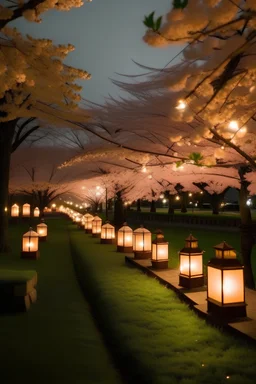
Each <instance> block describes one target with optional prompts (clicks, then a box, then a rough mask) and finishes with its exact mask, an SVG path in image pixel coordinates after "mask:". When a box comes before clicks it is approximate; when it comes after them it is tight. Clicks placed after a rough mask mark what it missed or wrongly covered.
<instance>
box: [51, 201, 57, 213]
mask: <svg viewBox="0 0 256 384" xmlns="http://www.w3.org/2000/svg"><path fill="white" fill-rule="evenodd" d="M51 210H52V212H56V204H54V203H53V204H52V208H51Z"/></svg>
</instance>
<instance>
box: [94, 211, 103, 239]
mask: <svg viewBox="0 0 256 384" xmlns="http://www.w3.org/2000/svg"><path fill="white" fill-rule="evenodd" d="M101 224H102V220H101V218H100V217H99V216H94V218H93V220H92V236H93V237H100V234H101Z"/></svg>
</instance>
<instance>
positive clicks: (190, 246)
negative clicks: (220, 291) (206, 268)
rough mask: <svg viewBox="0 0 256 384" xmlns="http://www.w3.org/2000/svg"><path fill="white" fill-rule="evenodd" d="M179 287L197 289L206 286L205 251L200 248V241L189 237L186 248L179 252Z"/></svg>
mask: <svg viewBox="0 0 256 384" xmlns="http://www.w3.org/2000/svg"><path fill="white" fill-rule="evenodd" d="M179 259H180V274H179V285H180V286H182V287H185V288H197V287H201V286H203V285H204V274H203V251H202V250H201V249H200V248H199V247H198V240H197V239H196V238H195V237H193V236H192V235H189V236H188V237H187V238H186V240H185V247H184V248H182V249H181V250H180V252H179Z"/></svg>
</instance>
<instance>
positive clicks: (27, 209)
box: [22, 203, 30, 217]
mask: <svg viewBox="0 0 256 384" xmlns="http://www.w3.org/2000/svg"><path fill="white" fill-rule="evenodd" d="M22 216H23V217H29V216H30V204H27V203H26V204H23V206H22Z"/></svg>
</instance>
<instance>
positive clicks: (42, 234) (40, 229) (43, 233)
mask: <svg viewBox="0 0 256 384" xmlns="http://www.w3.org/2000/svg"><path fill="white" fill-rule="evenodd" d="M36 231H37V233H38V236H39V241H46V239H47V234H48V227H47V225H46V224H45V223H44V221H43V220H42V222H41V223H40V224H37V226H36Z"/></svg>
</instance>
